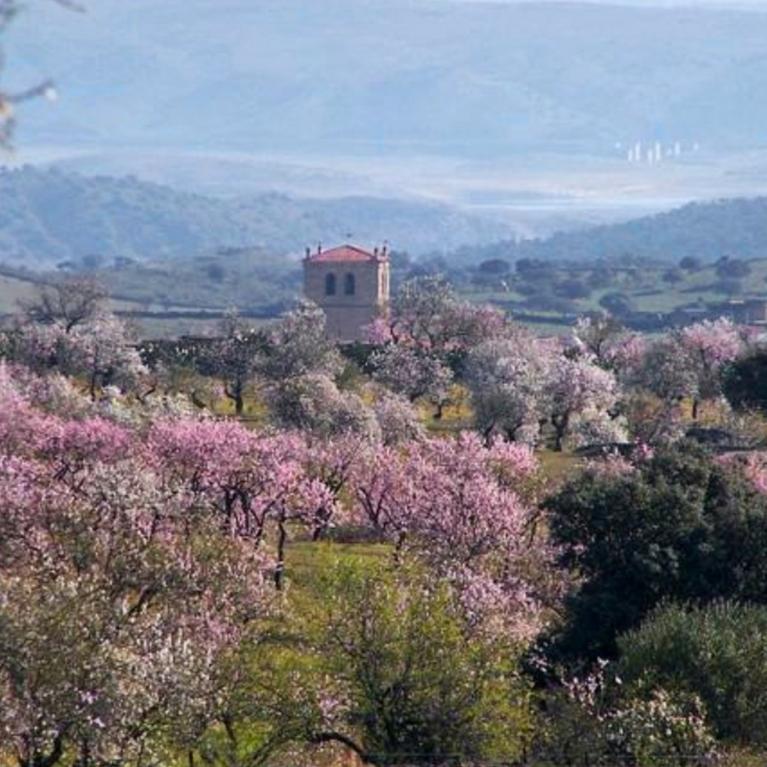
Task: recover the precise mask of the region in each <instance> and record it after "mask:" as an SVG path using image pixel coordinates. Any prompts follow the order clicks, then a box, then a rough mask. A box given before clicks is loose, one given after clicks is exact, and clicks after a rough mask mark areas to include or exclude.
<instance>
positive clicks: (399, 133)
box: [8, 0, 767, 157]
mask: <svg viewBox="0 0 767 767" xmlns="http://www.w3.org/2000/svg"><path fill="white" fill-rule="evenodd" d="M32 5H33V6H34V7H30V8H29V9H28V11H27V12H25V13H24V14H22V16H21V18H19V20H18V22H17V24H16V26H15V28H14V29H13V30H12V32H11V34H10V36H9V54H10V56H9V62H10V69H9V72H8V76H9V83H10V84H11V85H15V84H16V83H19V84H24V83H28V82H30V81H32V82H34V81H36V80H38V79H39V77H40V73H41V72H44V73H47V74H49V75H50V76H52V77H54V78H56V80H57V82H58V83H59V85H60V88H61V92H62V99H61V102H60V104H58V105H57V106H56V108H48V107H46V106H45V105H32V106H31V107H30V108H29V111H28V112H27V114H30V113H34V114H33V116H34V119H29V120H28V121H25V123H24V124H23V126H22V128H23V133H22V138H23V140H24V141H26V142H29V141H34V142H41V143H46V142H47V143H49V144H52V143H55V144H57V145H66V144H81V145H82V144H86V145H93V144H101V145H103V146H110V145H111V146H120V145H123V146H125V145H146V144H147V143H150V144H153V145H155V146H166V147H171V146H176V147H178V146H188V147H197V148H200V149H204V148H211V147H216V148H223V147H228V148H230V149H240V150H244V151H264V150H276V149H281V148H282V149H287V150H290V151H299V150H300V151H302V152H307V151H320V152H324V153H327V152H330V151H341V152H344V153H357V152H365V151H369V152H371V153H372V152H374V153H376V154H379V153H381V152H398V153H403V152H404V153H407V152H414V151H415V152H422V153H433V152H436V153H443V154H454V155H457V156H482V157H493V156H495V155H496V154H498V153H503V152H505V151H518V150H520V149H530V148H531V147H539V148H543V149H545V150H546V151H557V152H570V151H586V152H598V153H602V154H604V153H605V152H611V151H613V148H614V146H615V142H618V141H620V142H623V143H624V145H628V144H629V143H633V142H634V141H638V140H640V141H645V142H651V141H655V140H661V141H667V142H675V141H680V142H683V143H685V144H686V145H691V144H692V143H693V142H700V143H701V144H703V145H707V146H714V145H717V144H724V145H727V146H730V147H731V146H734V145H735V146H756V145H761V143H763V137H764V125H765V123H766V122H767V99H765V98H763V96H764V95H765V83H766V82H767V56H765V46H766V45H767V43H766V42H765V41H767V14H763V13H758V12H748V11H745V10H744V11H734V10H721V9H717V8H703V7H701V6H698V7H695V8H693V7H686V8H685V7H677V8H665V9H662V8H659V7H658V6H657V5H656V4H650V3H642V4H641V5H643V6H644V7H636V6H637V5H639V4H636V5H635V6H634V7H621V6H618V5H597V4H588V3H586V4H577V3H542V4H534V3H514V2H495V3H493V2H452V1H448V0H419V2H412V1H411V0H322V2H314V3H311V2H309V3H307V2H306V0H226V2H225V3H213V2H210V0H163V2H162V3H158V2H156V1H155V0H131V2H129V3H127V2H125V1H124V0H98V1H97V2H92V3H87V4H86V5H87V7H88V13H87V14H72V13H67V12H66V11H65V10H63V9H62V8H61V7H59V6H58V5H57V4H54V3H36V4H30V6H32ZM222 6H223V7H222ZM222 10H225V12H223V13H222ZM624 156H625V154H624Z"/></svg>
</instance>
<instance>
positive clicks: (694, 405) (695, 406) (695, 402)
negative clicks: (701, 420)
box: [692, 397, 700, 421]
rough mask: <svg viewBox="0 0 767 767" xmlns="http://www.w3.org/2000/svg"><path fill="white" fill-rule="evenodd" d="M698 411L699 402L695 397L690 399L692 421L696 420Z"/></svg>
mask: <svg viewBox="0 0 767 767" xmlns="http://www.w3.org/2000/svg"><path fill="white" fill-rule="evenodd" d="M699 410H700V400H698V398H697V397H693V399H692V420H693V421H697V420H698V411H699Z"/></svg>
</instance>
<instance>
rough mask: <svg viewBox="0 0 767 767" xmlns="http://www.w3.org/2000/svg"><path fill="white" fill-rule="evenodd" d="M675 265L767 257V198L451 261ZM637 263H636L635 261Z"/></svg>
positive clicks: (492, 248) (500, 246)
mask: <svg viewBox="0 0 767 767" xmlns="http://www.w3.org/2000/svg"><path fill="white" fill-rule="evenodd" d="M623 256H631V257H632V258H633V259H639V260H642V259H646V260H648V261H661V262H666V263H676V262H678V261H679V260H680V259H682V258H684V257H685V256H693V257H695V258H698V259H700V260H701V261H703V262H706V261H708V262H711V261H714V260H716V259H719V258H721V257H723V256H728V257H735V258H740V259H754V258H765V257H767V197H759V198H753V199H733V200H719V201H715V202H709V203H691V204H689V205H685V206H684V207H682V208H678V209H676V210H672V211H668V212H665V213H659V214H656V215H653V216H645V217H642V218H638V219H635V220H633V221H627V222H625V223H621V224H612V225H609V226H598V227H592V228H589V229H585V230H583V231H577V232H562V233H559V234H555V235H554V236H552V237H549V238H546V239H540V240H523V241H519V242H503V243H502V242H499V243H494V244H492V245H488V246H480V247H475V248H469V247H467V248H462V249H460V250H459V251H458V252H457V253H454V254H453V255H452V257H451V260H454V261H456V262H460V263H467V264H476V263H478V262H479V261H482V260H487V259H491V258H503V259H506V260H507V261H510V262H514V261H517V260H519V259H521V258H530V259H540V260H544V261H547V260H558V261H571V262H578V261H590V262H593V261H596V260H599V259H613V258H621V257H623ZM635 263H636V261H635Z"/></svg>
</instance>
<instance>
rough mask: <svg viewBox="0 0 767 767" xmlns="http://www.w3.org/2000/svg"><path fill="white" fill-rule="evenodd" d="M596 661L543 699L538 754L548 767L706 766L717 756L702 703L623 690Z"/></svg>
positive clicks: (663, 692) (689, 698) (659, 693)
mask: <svg viewBox="0 0 767 767" xmlns="http://www.w3.org/2000/svg"><path fill="white" fill-rule="evenodd" d="M609 671H610V669H608V667H607V664H605V663H604V662H600V663H599V664H598V666H597V668H596V670H595V671H593V672H592V673H590V674H587V675H586V676H584V677H582V678H579V677H572V678H566V679H565V680H564V682H563V684H562V687H561V688H559V689H557V690H556V691H555V692H553V693H549V695H548V696H547V699H546V702H547V711H548V715H547V721H546V727H545V729H544V730H543V737H542V738H541V739H540V741H539V743H538V744H537V748H536V751H537V752H538V753H539V755H540V756H542V757H543V758H544V759H545V763H546V764H555V765H560V764H561V765H573V766H577V767H589V765H592V764H611V765H612V764H615V765H624V764H626V765H629V764H630V765H636V766H637V767H688V766H689V765H692V767H708V765H711V764H713V763H715V762H716V760H717V757H718V752H717V748H716V743H715V741H714V738H713V737H712V736H711V733H710V732H709V730H708V728H707V726H706V723H705V719H704V715H703V710H702V706H701V704H700V701H699V700H698V699H697V698H695V697H694V696H685V695H682V694H680V693H678V692H675V693H669V692H667V691H666V690H664V689H663V688H660V687H654V688H650V689H649V690H646V691H645V693H644V694H643V695H640V694H637V693H636V691H629V690H626V689H625V688H624V687H623V686H622V680H621V679H620V677H617V676H615V675H611V674H609V673H608V672H609Z"/></svg>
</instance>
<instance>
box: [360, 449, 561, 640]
mask: <svg viewBox="0 0 767 767" xmlns="http://www.w3.org/2000/svg"><path fill="white" fill-rule="evenodd" d="M535 470H536V462H535V459H534V458H533V456H532V453H531V452H530V450H529V449H528V448H526V447H524V446H521V445H512V444H503V443H500V444H494V445H491V446H490V447H486V446H485V445H484V444H483V443H482V441H481V440H480V438H479V437H478V436H477V435H473V434H464V435H461V436H460V437H458V438H457V439H446V440H427V441H424V442H421V443H413V444H411V445H408V446H407V447H406V449H405V450H404V451H397V450H394V449H391V448H384V449H379V450H377V451H376V453H375V455H374V456H369V457H367V458H366V459H363V460H361V461H360V465H359V467H358V468H357V470H356V471H355V472H354V473H353V474H352V480H351V489H352V492H353V495H354V498H355V501H356V508H357V512H358V514H359V515H360V516H361V517H362V518H364V519H366V520H367V523H368V524H370V525H372V526H373V527H374V528H376V529H378V530H379V531H380V532H382V533H383V534H384V535H386V536H387V537H389V538H391V539H393V540H395V541H396V542H397V543H398V544H399V546H400V548H401V547H405V548H407V549H408V550H410V551H412V552H414V553H416V554H417V556H418V557H419V558H421V559H422V561H424V562H426V563H427V564H428V565H429V566H430V567H431V568H432V569H433V571H434V572H435V573H437V574H438V575H439V576H440V577H443V578H447V579H449V580H450V581H451V582H452V583H453V584H454V585H455V586H456V587H457V588H458V590H459V592H460V594H461V595H462V598H463V600H464V602H465V608H466V609H467V611H468V612H469V613H474V614H475V615H476V616H477V618H479V616H480V615H481V616H482V617H483V619H484V618H485V617H487V615H488V614H491V615H494V616H496V619H497V620H498V621H499V622H500V623H502V624H503V625H504V626H505V630H507V631H511V632H513V633H515V634H516V635H518V636H519V637H529V636H530V635H531V634H532V633H534V632H535V631H536V630H537V628H538V627H539V625H540V623H539V621H540V617H541V614H540V601H539V600H540V599H541V598H542V593H543V591H545V589H543V588H542V581H540V580H539V577H540V575H541V573H542V572H543V571H544V569H545V568H544V566H543V565H544V563H545V562H547V561H548V557H549V555H548V550H547V547H546V544H545V541H544V539H543V536H542V534H541V531H539V530H538V529H537V524H536V523H537V513H536V511H535V508H534V506H533V505H532V504H530V503H529V502H528V501H527V500H526V488H527V486H528V485H529V483H530V481H531V479H532V476H533V474H534V473H535Z"/></svg>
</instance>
